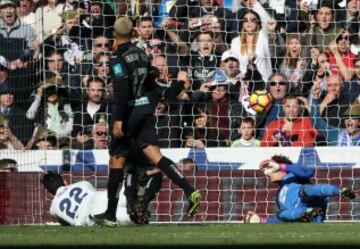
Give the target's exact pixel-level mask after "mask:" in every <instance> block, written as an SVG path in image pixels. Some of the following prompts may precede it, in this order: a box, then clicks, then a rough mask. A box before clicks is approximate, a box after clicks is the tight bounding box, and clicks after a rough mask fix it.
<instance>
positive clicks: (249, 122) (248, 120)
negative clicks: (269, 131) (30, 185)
mask: <svg viewBox="0 0 360 249" xmlns="http://www.w3.org/2000/svg"><path fill="white" fill-rule="evenodd" d="M237 131H238V133H239V135H240V136H241V137H240V138H239V139H236V140H234V141H233V142H232V143H231V146H230V147H258V146H259V145H260V141H259V140H256V139H255V137H254V131H255V121H254V119H253V118H252V117H245V118H243V120H242V122H241V124H240V126H239V128H238V129H237Z"/></svg>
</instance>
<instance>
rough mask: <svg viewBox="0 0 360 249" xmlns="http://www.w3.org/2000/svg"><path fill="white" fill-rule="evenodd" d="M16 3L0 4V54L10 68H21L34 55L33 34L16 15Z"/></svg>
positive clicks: (6, 2) (7, 1) (10, 0)
mask: <svg viewBox="0 0 360 249" xmlns="http://www.w3.org/2000/svg"><path fill="white" fill-rule="evenodd" d="M16 6H17V3H16V2H15V1H13V0H1V2H0V14H1V15H0V16H1V19H0V54H1V55H3V56H4V57H5V58H6V59H7V60H8V61H10V68H11V69H13V70H14V69H16V68H22V67H24V66H25V65H24V62H26V61H28V60H29V59H31V58H32V56H33V54H34V46H33V45H34V42H35V43H36V41H35V33H34V30H33V29H32V28H31V26H30V25H27V24H24V23H22V22H21V21H20V19H19V18H18V17H17V15H16Z"/></svg>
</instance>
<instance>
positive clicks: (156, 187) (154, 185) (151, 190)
mask: <svg viewBox="0 0 360 249" xmlns="http://www.w3.org/2000/svg"><path fill="white" fill-rule="evenodd" d="M161 182H162V174H161V172H159V173H156V174H153V175H151V176H150V179H149V180H148V182H147V184H146V186H145V194H144V197H143V202H144V204H145V205H146V206H147V205H149V203H150V202H151V201H152V199H154V197H155V195H156V194H157V193H159V191H160V188H161Z"/></svg>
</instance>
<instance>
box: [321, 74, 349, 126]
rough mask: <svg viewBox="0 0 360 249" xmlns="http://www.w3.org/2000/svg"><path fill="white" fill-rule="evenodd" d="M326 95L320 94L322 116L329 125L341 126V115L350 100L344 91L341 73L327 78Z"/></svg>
mask: <svg viewBox="0 0 360 249" xmlns="http://www.w3.org/2000/svg"><path fill="white" fill-rule="evenodd" d="M325 83H326V91H325V95H322V96H320V116H321V117H323V118H325V119H326V120H327V122H328V123H329V125H332V126H335V127H341V118H340V117H341V116H342V115H343V114H344V112H345V111H346V109H347V107H348V105H349V104H350V100H349V98H348V95H346V94H344V91H343V85H344V83H343V79H342V77H341V76H340V75H331V76H329V77H327V78H326V79H325Z"/></svg>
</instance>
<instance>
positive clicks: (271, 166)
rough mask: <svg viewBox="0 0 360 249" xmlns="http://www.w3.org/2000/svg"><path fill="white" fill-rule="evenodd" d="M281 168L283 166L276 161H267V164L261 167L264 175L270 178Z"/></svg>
mask: <svg viewBox="0 0 360 249" xmlns="http://www.w3.org/2000/svg"><path fill="white" fill-rule="evenodd" d="M280 166H281V164H279V163H277V162H275V161H272V160H269V161H267V163H265V164H262V165H261V166H260V167H261V170H262V172H263V173H264V175H266V176H268V175H270V174H271V173H275V172H278V171H279V170H280Z"/></svg>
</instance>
